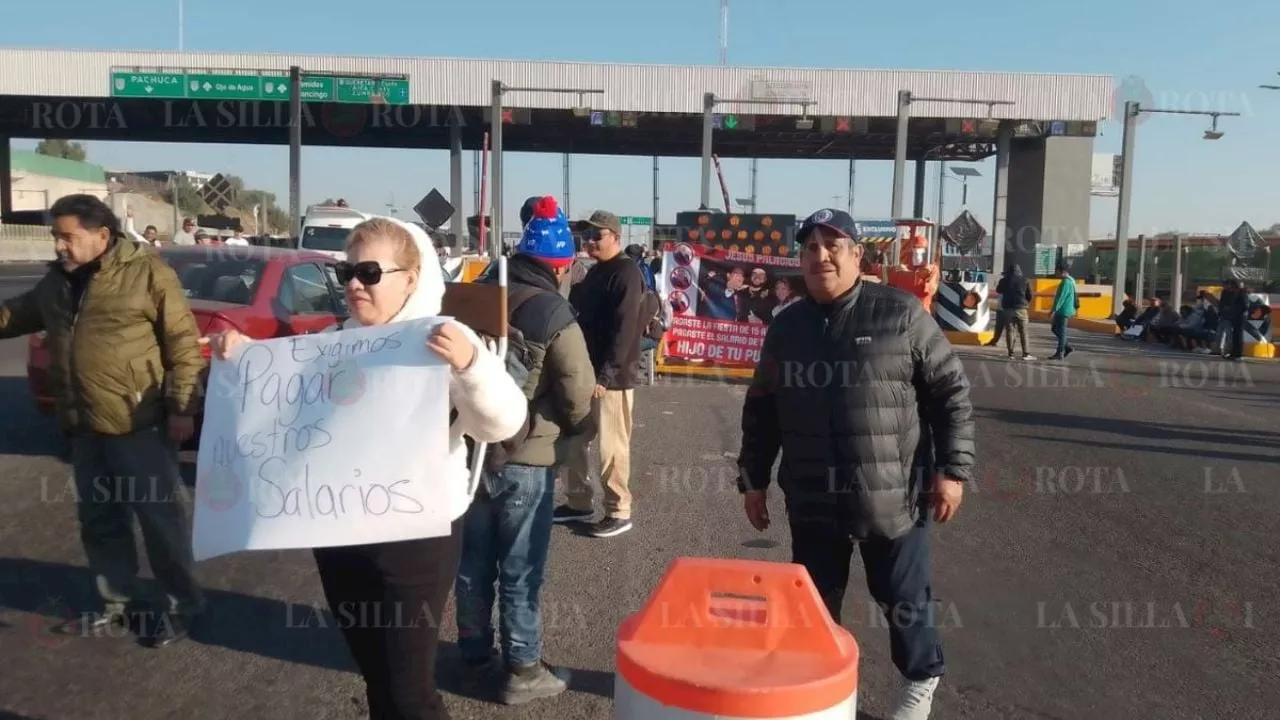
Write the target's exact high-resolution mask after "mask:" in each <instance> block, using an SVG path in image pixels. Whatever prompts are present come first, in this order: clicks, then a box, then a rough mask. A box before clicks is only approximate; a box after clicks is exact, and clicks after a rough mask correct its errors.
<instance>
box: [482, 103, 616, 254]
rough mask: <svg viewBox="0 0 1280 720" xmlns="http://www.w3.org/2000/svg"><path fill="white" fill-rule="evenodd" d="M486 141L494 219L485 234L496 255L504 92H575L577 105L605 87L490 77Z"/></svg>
mask: <svg viewBox="0 0 1280 720" xmlns="http://www.w3.org/2000/svg"><path fill="white" fill-rule="evenodd" d="M489 91H490V100H491V102H490V108H489V113H490V114H489V142H490V143H491V144H490V146H489V147H490V153H491V155H492V161H491V163H490V169H489V199H490V203H489V204H490V205H491V206H492V210H491V211H490V212H491V213H492V214H493V219H492V221H491V222H490V224H489V229H488V234H489V235H490V236H491V237H492V241H491V242H490V243H489V256H490V257H491V258H493V259H495V260H496V259H498V257H500V256H501V255H502V249H503V241H502V207H503V200H502V179H503V176H502V106H503V98H504V96H505V95H506V94H507V93H523V92H528V93H563V94H568V95H577V96H578V102H579V105H580V106H581V105H582V102H583V98H584V97H585V96H587V95H603V94H604V90H584V89H579V88H554V87H510V86H508V85H506V84H504V83H503V82H502V81H501V80H493V81H491V82H490V84H489Z"/></svg>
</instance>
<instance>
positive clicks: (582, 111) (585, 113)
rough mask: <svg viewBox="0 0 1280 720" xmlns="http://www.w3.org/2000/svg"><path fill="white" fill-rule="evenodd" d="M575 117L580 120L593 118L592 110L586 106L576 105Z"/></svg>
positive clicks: (574, 109)
mask: <svg viewBox="0 0 1280 720" xmlns="http://www.w3.org/2000/svg"><path fill="white" fill-rule="evenodd" d="M573 116H574V117H579V118H584V117H591V108H589V107H586V106H585V105H575V106H574V108H573Z"/></svg>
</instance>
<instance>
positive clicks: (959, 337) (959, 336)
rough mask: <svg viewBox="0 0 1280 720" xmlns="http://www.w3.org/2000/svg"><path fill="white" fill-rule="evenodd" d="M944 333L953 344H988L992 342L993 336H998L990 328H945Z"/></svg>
mask: <svg viewBox="0 0 1280 720" xmlns="http://www.w3.org/2000/svg"><path fill="white" fill-rule="evenodd" d="M942 334H943V335H946V336H947V340H950V341H951V344H952V345H970V346H976V345H986V344H987V343H989V342H991V339H992V338H994V337H995V336H996V334H995V333H994V332H992V331H990V330H984V331H982V332H964V331H962V330H943V331H942Z"/></svg>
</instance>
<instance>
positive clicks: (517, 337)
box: [449, 286, 547, 472]
mask: <svg viewBox="0 0 1280 720" xmlns="http://www.w3.org/2000/svg"><path fill="white" fill-rule="evenodd" d="M542 292H547V291H544V290H539V289H538V288H533V287H527V286H519V287H511V288H508V290H507V293H508V297H509V301H508V306H507V317H508V318H510V317H512V316H514V315H515V313H516V310H518V309H519V308H520V306H521V305H523V304H525V303H526V302H528V301H529V300H531V299H533V298H534V297H536V296H537V295H538V294H540V293H542ZM504 361H505V362H506V366H507V374H508V375H510V376H511V378H512V379H513V380H515V381H516V385H519V386H520V387H521V389H523V390H524V392H525V397H526V398H529V411H528V412H527V413H526V414H525V418H524V423H523V424H522V425H521V426H520V429H519V430H518V431H517V432H516V434H515V435H513V436H511V437H510V438H507V439H506V440H503V441H502V442H500V443H494V444H490V445H489V446H488V450H487V452H486V453H485V458H484V469H485V470H486V471H488V472H498V471H500V470H502V468H504V467H506V465H507V463H508V462H510V460H511V457H512V456H513V455H515V454H516V453H517V452H518V451H519V450H520V447H521V446H522V445H524V443H525V441H526V440H528V439H529V433H530V431H531V430H532V424H533V398H530V397H529V396H530V395H531V394H532V393H533V391H534V389H535V388H530V387H527V386H528V383H529V375H530V374H531V373H532V372H533V366H534V360H533V350H532V349H530V347H529V344H528V343H527V342H526V341H525V337H524V333H522V332H520V330H519V329H518V328H517V327H516V326H514V325H512V324H510V323H508V324H507V354H506V357H505V358H504ZM457 417H458V411H457V410H454V411H453V412H452V414H451V415H450V417H449V422H450V424H452V423H453V421H454V420H456V419H457ZM466 440H467V452H468V464H469V463H470V460H471V454H472V453H474V452H475V441H474V440H472V439H471V438H467V439H466Z"/></svg>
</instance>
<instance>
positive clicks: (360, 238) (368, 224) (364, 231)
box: [347, 218, 422, 270]
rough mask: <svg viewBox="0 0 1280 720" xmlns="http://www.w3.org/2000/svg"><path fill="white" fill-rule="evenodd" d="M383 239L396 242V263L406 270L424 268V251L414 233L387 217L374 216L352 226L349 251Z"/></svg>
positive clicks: (348, 239) (349, 236)
mask: <svg viewBox="0 0 1280 720" xmlns="http://www.w3.org/2000/svg"><path fill="white" fill-rule="evenodd" d="M382 239H385V240H388V241H390V242H393V243H395V244H396V264H398V265H399V266H400V267H402V268H404V269H406V270H421V269H422V253H421V252H420V251H419V250H418V243H416V242H414V240H413V235H410V234H409V231H408V230H406V229H405V228H404V226H402V225H400V223H397V222H395V221H394V220H388V219H387V218H372V219H370V220H365V221H364V222H362V223H360V224H359V225H357V226H355V227H354V228H352V229H351V234H350V235H348V236H347V252H351V251H352V250H355V249H356V248H357V247H360V246H361V245H365V244H367V243H370V242H374V241H377V240H382Z"/></svg>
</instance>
